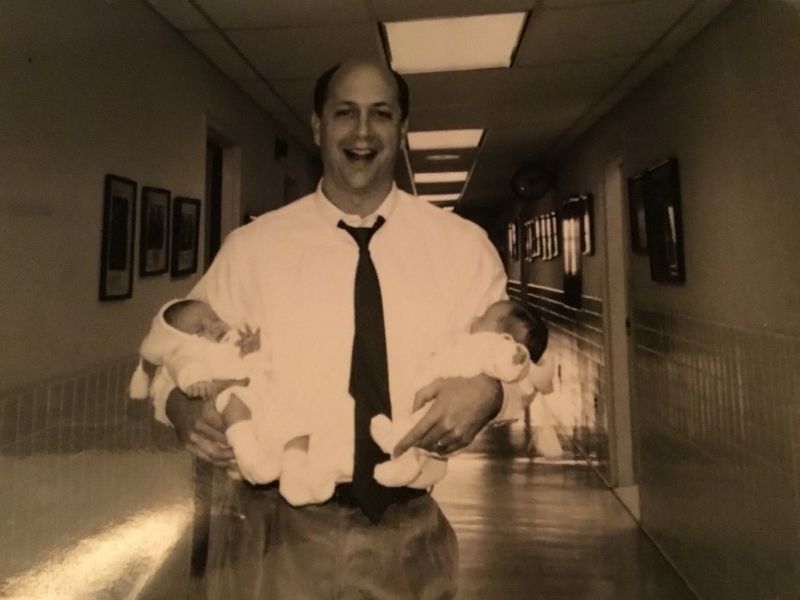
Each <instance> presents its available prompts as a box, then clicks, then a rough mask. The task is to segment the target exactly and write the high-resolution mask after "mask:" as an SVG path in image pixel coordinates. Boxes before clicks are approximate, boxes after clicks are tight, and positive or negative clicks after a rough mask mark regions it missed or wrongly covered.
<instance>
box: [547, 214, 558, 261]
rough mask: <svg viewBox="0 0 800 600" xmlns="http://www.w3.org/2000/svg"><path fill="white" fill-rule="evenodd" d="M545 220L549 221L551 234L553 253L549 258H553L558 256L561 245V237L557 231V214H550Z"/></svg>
mask: <svg viewBox="0 0 800 600" xmlns="http://www.w3.org/2000/svg"><path fill="white" fill-rule="evenodd" d="M547 218H548V219H549V220H550V231H551V232H552V244H553V251H552V254H551V256H552V257H553V258H555V257H557V256H558V255H559V247H560V245H561V244H560V241H561V235H560V234H559V231H558V214H557V213H555V212H551V213H550V214H548V215H547Z"/></svg>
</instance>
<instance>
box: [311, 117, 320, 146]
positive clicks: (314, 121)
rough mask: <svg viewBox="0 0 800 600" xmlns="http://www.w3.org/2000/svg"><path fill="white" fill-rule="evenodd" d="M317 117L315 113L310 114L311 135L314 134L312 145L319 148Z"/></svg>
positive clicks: (318, 123)
mask: <svg viewBox="0 0 800 600" xmlns="http://www.w3.org/2000/svg"><path fill="white" fill-rule="evenodd" d="M319 126H320V122H319V115H317V113H316V112H312V113H311V133H313V134H314V143H315V144H316V145H317V146H319Z"/></svg>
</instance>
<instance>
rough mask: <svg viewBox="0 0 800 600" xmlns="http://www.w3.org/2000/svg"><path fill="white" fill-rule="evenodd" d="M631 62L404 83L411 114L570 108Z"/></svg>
mask: <svg viewBox="0 0 800 600" xmlns="http://www.w3.org/2000/svg"><path fill="white" fill-rule="evenodd" d="M631 62H632V57H622V58H615V59H607V60H597V61H592V62H586V63H571V64H565V65H557V66H556V65H552V66H538V67H531V68H524V69H522V68H513V69H486V70H483V71H462V72H458V73H425V74H416V75H409V76H407V78H406V79H407V80H408V83H409V87H410V89H411V106H412V110H414V109H419V108H440V107H443V106H459V105H468V106H481V105H489V106H493V107H496V108H499V109H505V110H508V111H510V110H512V109H515V108H518V107H525V106H529V105H530V104H531V103H536V102H543V101H546V100H548V99H549V100H557V101H558V102H566V103H570V102H574V101H575V100H576V99H578V100H585V99H586V98H587V97H588V98H591V97H594V96H596V95H597V94H598V93H599V92H601V91H603V90H605V89H607V87H608V86H609V85H610V82H611V81H614V80H615V79H616V78H618V77H619V76H620V75H622V73H624V72H625V70H626V69H627V68H628V66H629V65H630V64H631ZM477 90H480V92H478V91H477ZM474 126H480V124H475V125H474Z"/></svg>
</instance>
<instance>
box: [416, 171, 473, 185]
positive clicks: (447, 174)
mask: <svg viewBox="0 0 800 600" xmlns="http://www.w3.org/2000/svg"><path fill="white" fill-rule="evenodd" d="M467 175H469V173H468V172H467V171H440V172H438V173H414V183H455V182H459V181H466V180H467Z"/></svg>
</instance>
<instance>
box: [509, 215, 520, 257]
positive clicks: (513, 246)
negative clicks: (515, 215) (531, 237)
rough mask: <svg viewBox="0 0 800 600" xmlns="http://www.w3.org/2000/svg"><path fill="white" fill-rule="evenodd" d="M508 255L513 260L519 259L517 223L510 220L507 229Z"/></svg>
mask: <svg viewBox="0 0 800 600" xmlns="http://www.w3.org/2000/svg"><path fill="white" fill-rule="evenodd" d="M507 238H508V239H507V241H508V255H509V257H510V258H511V260H512V261H513V262H517V261H518V260H519V243H518V242H517V223H516V222H514V221H512V222H511V223H509V224H508V229H507Z"/></svg>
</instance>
